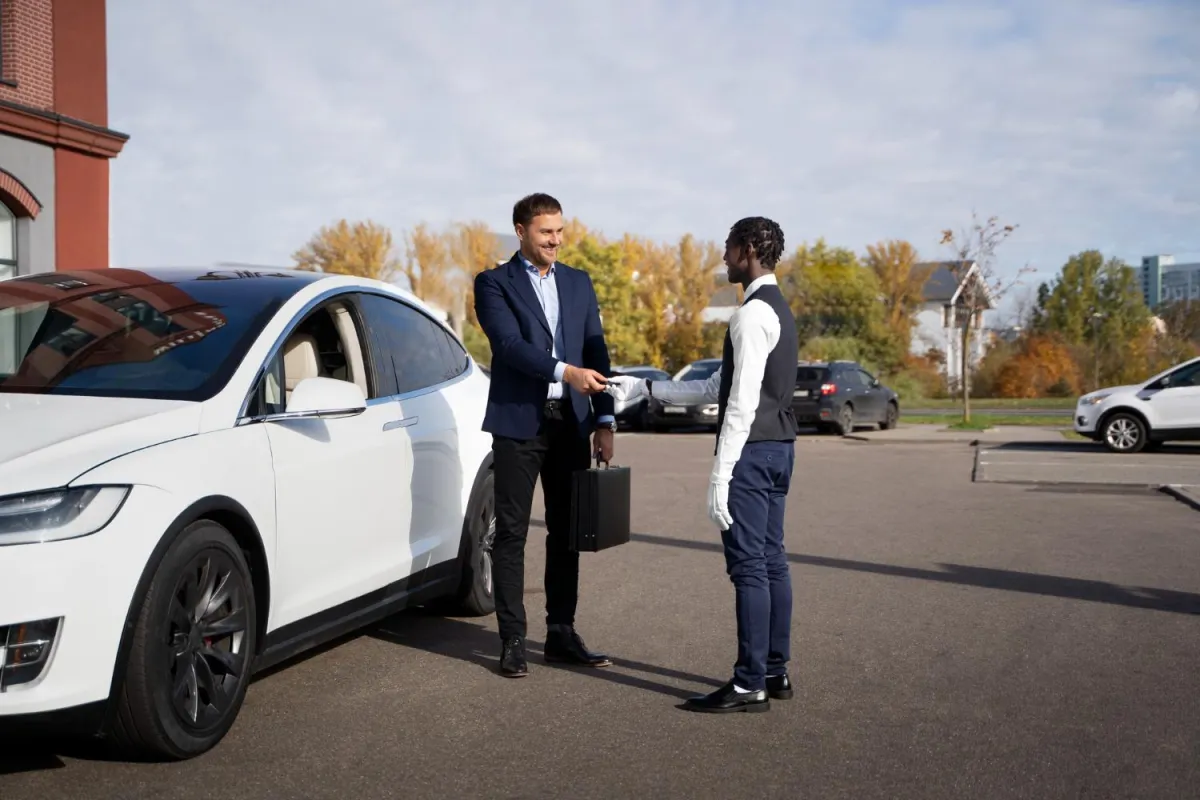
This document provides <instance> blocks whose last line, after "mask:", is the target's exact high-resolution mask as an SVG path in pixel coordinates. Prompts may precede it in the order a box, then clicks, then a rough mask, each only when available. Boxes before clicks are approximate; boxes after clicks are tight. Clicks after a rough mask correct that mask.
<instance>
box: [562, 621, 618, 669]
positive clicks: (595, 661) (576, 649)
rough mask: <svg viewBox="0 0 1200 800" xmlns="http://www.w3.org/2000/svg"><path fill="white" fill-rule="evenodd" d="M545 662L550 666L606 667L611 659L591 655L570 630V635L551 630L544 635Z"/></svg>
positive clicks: (579, 638) (573, 631) (576, 634)
mask: <svg viewBox="0 0 1200 800" xmlns="http://www.w3.org/2000/svg"><path fill="white" fill-rule="evenodd" d="M546 661H547V663H550V664H574V665H575V666H580V667H608V666H611V665H612V659H610V658H609V657H608V656H606V655H604V654H603V653H592V652H590V651H589V650H588V649H587V646H586V645H584V643H583V639H582V638H581V637H580V636H579V634H578V633H576V632H575V629H574V628H572V629H571V632H570V633H564V632H562V631H557V630H552V631H550V632H549V633H547V634H546Z"/></svg>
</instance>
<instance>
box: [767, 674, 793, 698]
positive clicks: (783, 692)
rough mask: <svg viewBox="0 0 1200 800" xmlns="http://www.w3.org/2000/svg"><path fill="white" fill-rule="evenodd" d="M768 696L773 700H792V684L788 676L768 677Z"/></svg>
mask: <svg viewBox="0 0 1200 800" xmlns="http://www.w3.org/2000/svg"><path fill="white" fill-rule="evenodd" d="M767 694H768V695H769V696H770V697H771V699H772V700H791V699H792V694H793V692H792V682H791V681H790V680H788V676H787V675H768V676H767Z"/></svg>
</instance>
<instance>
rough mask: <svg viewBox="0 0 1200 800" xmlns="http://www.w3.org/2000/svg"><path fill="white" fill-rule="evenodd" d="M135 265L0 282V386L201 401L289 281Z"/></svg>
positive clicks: (289, 288)
mask: <svg viewBox="0 0 1200 800" xmlns="http://www.w3.org/2000/svg"><path fill="white" fill-rule="evenodd" d="M254 277H256V278H258V279H257V280H251V279H217V278H214V279H207V280H206V279H204V278H199V279H196V278H189V279H179V280H174V281H169V280H163V279H159V278H156V277H154V276H152V275H150V274H147V273H145V272H141V271H139V270H128V269H105V270H96V271H95V274H94V275H91V274H89V275H87V276H81V275H78V274H64V273H49V274H46V275H37V276H31V277H29V278H17V279H14V280H10V281H5V282H3V283H0V392H22V393H34V394H68V395H92V396H102V397H144V398H156V399H178V400H204V399H207V398H208V397H211V396H212V395H214V394H216V393H217V392H218V391H220V390H221V389H222V388H223V387H224V385H225V383H226V382H227V381H228V380H229V377H230V376H231V375H232V374H233V371H234V370H235V369H236V368H237V367H238V366H239V364H240V363H241V359H242V356H243V355H245V352H246V350H247V349H248V348H249V346H250V345H251V344H252V343H253V341H254V340H255V338H256V337H257V336H258V334H259V333H260V332H261V331H262V328H263V326H264V325H265V324H266V322H267V321H268V320H269V319H270V318H271V316H272V315H273V314H274V313H275V312H276V311H277V310H278V308H279V306H280V305H281V304H282V302H283V301H284V300H285V299H287V297H288V296H289V295H290V294H291V293H292V292H293V291H294V290H295V288H296V287H295V285H286V284H287V283H290V282H287V281H286V276H285V278H284V280H283V281H281V280H279V279H276V278H274V277H273V276H268V275H256V276H254Z"/></svg>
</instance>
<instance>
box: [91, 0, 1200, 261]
mask: <svg viewBox="0 0 1200 800" xmlns="http://www.w3.org/2000/svg"><path fill="white" fill-rule="evenodd" d="M742 9H744V10H742ZM109 15H110V19H109V53H110V86H111V88H110V121H111V124H112V126H113V127H116V128H117V129H119V130H123V131H125V132H128V133H129V134H130V135H131V137H132V138H131V141H130V142H129V144H128V145H127V147H126V151H125V152H124V153H123V154H122V155H121V156H120V157H119V158H118V159H117V161H116V162H115V163H114V165H113V172H112V175H113V177H112V181H113V202H114V205H113V228H114V252H113V257H114V260H116V261H120V262H122V263H125V264H130V265H145V264H152V263H161V262H174V263H179V262H192V263H211V262H214V261H221V260H237V261H244V262H251V263H288V262H289V260H290V259H289V256H290V254H291V252H292V251H293V250H295V249H296V247H298V246H299V245H300V244H302V243H303V241H304V240H305V239H306V238H307V237H308V236H309V235H310V234H311V233H312V231H313V230H315V229H316V228H317V227H319V226H320V225H322V224H326V223H328V222H331V221H333V220H335V219H337V218H339V217H343V216H345V217H351V218H359V217H371V218H374V219H376V220H379V221H381V222H384V223H386V224H388V225H390V226H392V227H393V229H394V230H395V231H396V232H397V235H399V234H400V233H401V232H402V231H403V230H405V229H407V228H409V227H411V226H412V225H413V224H415V223H416V222H418V221H421V220H427V221H430V222H432V223H434V224H443V223H446V222H448V221H451V220H455V219H483V220H485V221H487V222H488V223H489V224H492V225H493V226H495V227H496V228H497V229H498V230H501V231H507V230H508V228H509V225H508V220H509V217H510V212H511V206H512V203H513V201H514V200H515V199H516V198H517V197H519V196H520V195H521V194H524V193H526V192H528V191H534V190H543V191H550V192H552V193H554V194H556V195H557V196H558V197H559V199H561V200H562V201H563V202H564V204H565V205H566V207H567V211H568V213H569V214H573V215H578V216H580V217H581V218H583V219H584V220H585V221H587V222H588V223H589V224H591V225H593V226H594V227H598V228H601V229H603V230H605V231H606V232H610V233H613V234H618V233H620V232H622V231H626V230H628V231H633V232H638V233H642V234H646V235H650V236H654V237H659V238H674V237H677V236H679V235H681V234H682V233H684V232H687V231H691V232H693V233H696V234H698V235H700V236H703V237H706V238H712V239H716V240H721V239H723V238H724V234H725V232H726V231H727V230H728V226H729V225H730V224H731V223H732V222H733V221H734V220H735V219H736V218H738V217H740V216H743V215H747V214H760V213H761V214H767V215H770V216H773V217H775V218H777V219H778V220H779V221H780V222H781V224H782V225H783V226H784V230H785V231H786V233H787V235H788V239H789V244H792V245H795V244H799V243H800V242H801V241H804V240H810V241H811V240H812V239H815V238H816V237H817V236H825V237H826V238H828V239H829V240H831V241H832V242H834V243H837V244H844V245H847V246H852V247H855V248H858V249H860V250H861V249H862V248H863V247H864V246H865V245H866V244H867V243H868V242H871V241H875V240H877V239H879V238H883V237H893V236H896V237H904V238H908V239H909V240H911V241H912V242H913V243H914V244H915V245H916V246H917V247H918V249H919V250H920V251H921V252H922V254H923V255H926V256H928V257H936V256H938V255H940V254H941V253H942V252H943V251H941V250H939V248H938V247H937V234H938V231H939V230H940V229H941V228H944V227H947V226H958V225H961V224H964V223H966V222H967V221H968V219H969V214H970V211H971V209H972V208H974V209H977V210H978V211H979V212H980V213H981V214H985V215H986V214H993V213H994V214H999V215H1001V217H1002V218H1003V219H1004V220H1005V221H1011V222H1017V223H1020V226H1021V227H1020V229H1019V233H1018V235H1017V236H1016V237H1015V238H1014V239H1013V240H1012V241H1011V242H1010V243H1009V244H1008V245H1006V251H1005V253H1004V258H1003V263H1004V264H1005V266H1006V267H1010V268H1015V267H1016V266H1018V265H1020V264H1021V263H1025V262H1031V263H1032V264H1033V265H1035V266H1036V267H1038V268H1039V269H1040V270H1042V274H1041V275H1039V276H1038V277H1039V278H1046V277H1049V276H1050V275H1052V274H1053V272H1054V271H1055V270H1056V269H1057V267H1058V266H1059V265H1060V264H1061V263H1062V262H1063V261H1064V260H1065V258H1066V257H1067V256H1068V255H1069V254H1070V253H1072V252H1075V251H1078V250H1081V249H1084V248H1089V247H1098V248H1101V249H1103V250H1105V251H1106V252H1107V253H1111V254H1115V255H1119V256H1122V257H1124V258H1126V259H1129V260H1135V259H1138V258H1139V257H1140V256H1141V255H1143V254H1150V253H1155V252H1175V253H1176V254H1177V255H1179V254H1183V253H1200V225H1198V223H1200V145H1197V142H1200V110H1198V109H1200V93H1198V92H1200V64H1198V63H1197V60H1196V48H1195V45H1196V43H1197V42H1198V41H1200V7H1197V6H1196V5H1195V4H1194V3H1191V2H1186V1H1184V0H1176V2H1157V3H1152V2H1119V1H1118V0H1094V1H1092V2H1089V1H1088V0H1056V2H1054V3H1038V2H1032V0H1025V1H1024V2H1017V3H1013V2H1007V3H1006V2H995V3H952V2H920V3H916V2H913V3H907V4H899V3H893V2H888V0H862V1H861V2H844V3H840V4H833V3H818V2H804V3H801V2H795V1H789V0H773V1H772V2H766V0H763V1H761V2H756V3H752V4H751V3H740V2H736V0H721V1H718V0H703V2H696V3H688V4H683V3H679V2H666V0H606V2H604V3H596V2H589V0H570V1H568V0H564V1H563V2H560V3H558V4H554V5H550V6H547V5H546V4H544V3H533V2H528V0H509V2H505V3H485V2H483V0H476V2H467V0H444V1H442V2H435V1H434V0H424V2H418V0H412V1H411V2H405V3H394V2H386V0H353V1H348V2H343V3H339V4H331V3H328V2H325V0H293V1H292V2H291V3H290V4H288V6H287V10H286V11H280V10H279V8H278V6H276V4H271V3H265V2H262V3H246V2H235V1H234V0H192V1H191V2H186V3H185V2H183V0H177V1H176V2H173V3H161V2H153V1H152V0H125V2H122V3H114V4H110V6H109Z"/></svg>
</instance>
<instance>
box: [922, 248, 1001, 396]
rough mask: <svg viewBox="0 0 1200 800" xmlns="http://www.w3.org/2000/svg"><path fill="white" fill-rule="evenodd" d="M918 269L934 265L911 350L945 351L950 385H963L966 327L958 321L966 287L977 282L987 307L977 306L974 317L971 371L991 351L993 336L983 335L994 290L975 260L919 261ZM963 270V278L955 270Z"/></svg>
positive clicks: (926, 351)
mask: <svg viewBox="0 0 1200 800" xmlns="http://www.w3.org/2000/svg"><path fill="white" fill-rule="evenodd" d="M916 266H917V268H918V269H929V268H932V270H933V271H932V272H931V273H930V275H929V279H928V280H927V281H925V287H924V290H923V292H922V302H921V306H920V309H919V310H918V311H917V314H916V319H915V324H914V325H913V332H912V340H911V342H910V343H909V352H911V353H912V354H913V355H918V356H920V355H925V354H926V353H928V352H929V351H930V350H936V351H937V352H939V353H942V354H944V355H945V367H944V373H943V374H944V375H945V377H946V384H947V386H948V387H950V388H955V387H958V386H960V385H961V384H960V380H961V375H962V358H961V357H960V353H961V345H962V329H961V328H960V326H959V325H958V324H957V323H956V320H958V319H961V317H960V314H962V313H965V312H964V310H963V308H962V295H963V288H964V287H966V286H969V285H970V284H971V283H973V284H974V285H975V287H976V290H977V291H979V292H980V293H981V295H980V296H982V297H984V298H986V300H985V306H986V307H985V308H984V309H982V310H977V311H976V312H975V314H974V318H973V319H972V320H971V327H972V329H973V332H972V335H971V349H970V352H969V353H968V354H967V362H968V365H967V368H968V371H969V370H971V369H974V368H975V366H977V365H978V364H979V361H980V360H981V359H982V358H983V354H984V353H985V352H987V348H988V343H989V337H987V336H985V335H983V333H984V332H983V317H984V313H985V312H986V311H989V310H991V309H992V307H993V302H992V297H991V292H990V291H989V290H988V286H987V283H986V282H985V281H984V280H983V278H982V276H981V275H980V272H979V265H978V264H976V263H974V262H962V261H939V262H926V263H921V264H917V265H916ZM956 272H957V273H959V274H961V275H962V276H963V277H962V280H961V281H960V280H959V279H957V278H956V277H955V273H956Z"/></svg>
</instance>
